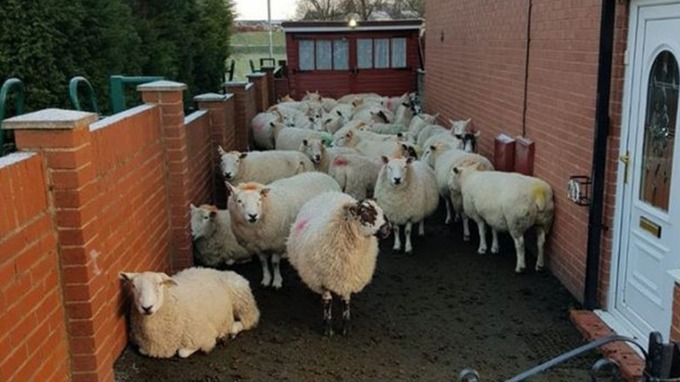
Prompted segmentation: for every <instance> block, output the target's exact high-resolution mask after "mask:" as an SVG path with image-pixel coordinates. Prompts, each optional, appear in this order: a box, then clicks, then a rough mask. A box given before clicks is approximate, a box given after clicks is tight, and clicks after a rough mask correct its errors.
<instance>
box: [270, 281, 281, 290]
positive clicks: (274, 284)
mask: <svg viewBox="0 0 680 382" xmlns="http://www.w3.org/2000/svg"><path fill="white" fill-rule="evenodd" d="M282 286H283V280H276V279H274V282H273V283H272V287H274V289H277V290H278V289H281V287H282Z"/></svg>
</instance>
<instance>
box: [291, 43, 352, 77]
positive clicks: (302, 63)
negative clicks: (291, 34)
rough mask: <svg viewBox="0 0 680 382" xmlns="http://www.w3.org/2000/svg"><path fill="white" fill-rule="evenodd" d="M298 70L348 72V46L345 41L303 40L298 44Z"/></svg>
mask: <svg viewBox="0 0 680 382" xmlns="http://www.w3.org/2000/svg"><path fill="white" fill-rule="evenodd" d="M298 60H299V63H298V66H299V68H300V70H315V69H316V70H348V69H349V44H348V43H347V40H346V39H335V40H327V39H319V40H312V39H304V40H299V43H298Z"/></svg>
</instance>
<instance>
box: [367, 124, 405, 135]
mask: <svg viewBox="0 0 680 382" xmlns="http://www.w3.org/2000/svg"><path fill="white" fill-rule="evenodd" d="M407 129H408V128H407V127H406V125H404V124H401V123H380V122H374V123H371V124H369V125H367V126H365V127H364V129H363V130H364V131H370V132H372V133H376V134H391V135H397V134H399V133H404V132H406V130H407Z"/></svg>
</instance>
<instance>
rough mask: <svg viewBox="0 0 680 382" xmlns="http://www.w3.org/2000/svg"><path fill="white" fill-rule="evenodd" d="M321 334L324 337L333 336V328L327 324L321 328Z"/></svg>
mask: <svg viewBox="0 0 680 382" xmlns="http://www.w3.org/2000/svg"><path fill="white" fill-rule="evenodd" d="M323 335H324V336H325V337H332V336H333V328H332V327H331V326H330V325H328V326H325V327H324V328H323Z"/></svg>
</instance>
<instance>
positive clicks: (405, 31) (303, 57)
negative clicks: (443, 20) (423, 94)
mask: <svg viewBox="0 0 680 382" xmlns="http://www.w3.org/2000/svg"><path fill="white" fill-rule="evenodd" d="M282 26H283V29H284V31H285V33H286V53H287V56H288V67H289V71H288V76H289V85H290V93H291V96H293V97H294V98H299V97H301V96H303V95H304V93H305V91H319V92H320V93H321V94H323V95H325V96H330V97H340V96H343V95H345V94H348V93H363V92H375V93H379V94H381V95H385V96H397V95H401V94H404V93H405V92H411V91H415V90H416V71H417V70H418V69H420V68H421V67H422V56H421V49H420V46H419V43H420V31H421V28H422V27H423V21H422V20H420V19H417V20H389V21H359V22H357V24H356V26H354V27H350V25H349V23H348V22H346V21H295V22H284V23H283V24H282Z"/></svg>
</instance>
